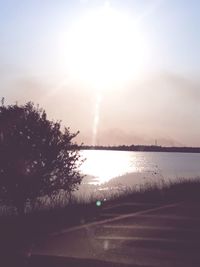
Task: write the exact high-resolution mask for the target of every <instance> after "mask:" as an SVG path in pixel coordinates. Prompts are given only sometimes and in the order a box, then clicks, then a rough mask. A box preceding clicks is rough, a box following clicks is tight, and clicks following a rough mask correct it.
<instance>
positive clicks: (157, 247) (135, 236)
mask: <svg viewBox="0 0 200 267" xmlns="http://www.w3.org/2000/svg"><path fill="white" fill-rule="evenodd" d="M101 216H102V219H103V220H102V221H99V222H93V223H89V224H85V225H82V226H77V227H72V228H69V229H63V230H62V231H59V232H54V233H52V234H49V235H48V237H46V238H45V239H43V240H42V239H41V240H38V242H37V243H36V244H34V246H33V247H32V250H31V254H30V255H29V256H30V257H28V258H27V265H28V266H31V267H36V266H37V267H39V266H43V267H44V266H48V267H54V266H55V267H61V266H65V267H67V266H69V267H82V266H87V267H90V266H95V267H98V266H102V267H104V266H105V267H110V266H112V267H122V266H123V267H125V266H132V267H134V266H135V267H136V266H138V267H139V266H140V267H153V266H156V267H161V266H162V267H165V266H169V267H173V266H176V267H179V266H180V267H184V266H187V267H197V266H198V267H199V266H200V253H199V252H200V229H199V225H200V212H199V203H198V202H194V201H185V202H179V203H174V204H169V205H162V206H159V205H155V204H151V203H149V204H148V205H147V204H141V203H133V202H131V203H123V205H120V204H117V205H111V206H110V207H106V208H105V209H102V214H101Z"/></svg>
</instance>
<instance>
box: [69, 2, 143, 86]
mask: <svg viewBox="0 0 200 267" xmlns="http://www.w3.org/2000/svg"><path fill="white" fill-rule="evenodd" d="M65 58H66V59H65V60H66V62H67V64H68V68H69V70H70V71H71V74H72V75H74V76H75V77H79V78H80V79H82V80H84V81H87V82H89V83H91V84H92V85H93V86H94V87H95V88H97V89H98V88H103V87H107V86H108V85H110V84H113V83H116V82H121V81H127V80H130V79H137V78H138V76H139V75H140V74H141V72H142V70H143V69H144V67H145V61H146V58H147V44H146V42H145V40H144V36H143V35H142V32H141V31H140V29H139V25H137V24H136V22H134V21H133V20H132V19H131V18H130V17H128V16H127V14H123V13H120V12H118V11H116V10H114V9H112V8H111V7H110V6H109V5H105V6H104V7H102V8H99V9H94V10H90V11H88V13H87V14H85V15H84V16H82V17H81V18H79V20H77V21H76V22H75V23H74V24H73V25H72V26H71V28H70V29H69V31H68V32H67V36H66V46H65Z"/></svg>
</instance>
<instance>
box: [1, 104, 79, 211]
mask: <svg viewBox="0 0 200 267" xmlns="http://www.w3.org/2000/svg"><path fill="white" fill-rule="evenodd" d="M77 134H78V132H77V133H70V130H69V128H64V129H63V131H62V130H61V123H60V122H53V121H50V120H48V119H47V115H46V112H45V111H44V110H43V109H40V108H39V107H38V106H37V107H35V106H34V104H33V103H31V102H28V103H27V104H25V105H21V106H18V105H17V104H16V105H9V106H4V103H3V102H2V106H1V107H0V199H1V201H3V202H4V203H7V204H9V205H13V206H15V207H16V208H17V211H18V213H19V214H24V212H25V206H26V203H27V202H28V201H33V200H35V199H36V198H37V197H42V196H51V197H52V196H55V195H57V194H59V193H60V192H61V191H64V192H66V193H67V195H70V194H71V192H72V191H74V190H76V189H77V188H78V185H79V184H80V182H81V180H82V176H81V174H80V173H79V171H78V167H79V165H80V164H81V160H80V155H79V148H78V145H77V144H76V143H73V142H72V139H73V138H74V137H76V135H77Z"/></svg>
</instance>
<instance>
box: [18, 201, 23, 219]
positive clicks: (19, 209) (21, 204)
mask: <svg viewBox="0 0 200 267" xmlns="http://www.w3.org/2000/svg"><path fill="white" fill-rule="evenodd" d="M17 213H18V215H19V216H20V217H24V215H25V202H20V203H18V205H17Z"/></svg>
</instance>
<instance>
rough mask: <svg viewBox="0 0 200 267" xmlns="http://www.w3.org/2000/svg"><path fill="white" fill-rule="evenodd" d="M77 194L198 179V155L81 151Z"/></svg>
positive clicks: (199, 167) (199, 174)
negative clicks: (81, 177)
mask: <svg viewBox="0 0 200 267" xmlns="http://www.w3.org/2000/svg"><path fill="white" fill-rule="evenodd" d="M81 154H82V156H83V157H84V158H85V159H86V160H85V162H84V163H83V165H82V166H81V172H82V173H83V174H85V175H86V176H85V177H84V179H83V182H82V185H81V187H80V190H79V194H82V195H86V194H91V192H92V193H93V194H95V193H96V192H99V191H105V192H106V191H107V192H109V191H110V190H113V189H116V188H117V189H120V188H124V187H134V186H138V185H142V184H145V183H148V182H150V183H152V182H153V183H154V182H155V183H157V182H160V181H169V180H176V179H179V178H196V177H200V154H196V153H169V152H166V153H165V152H129V151H105V150H83V151H81Z"/></svg>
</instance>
